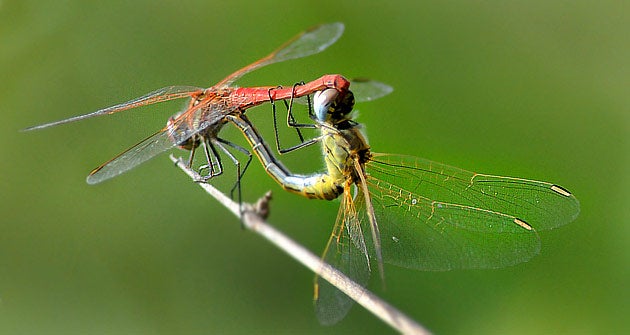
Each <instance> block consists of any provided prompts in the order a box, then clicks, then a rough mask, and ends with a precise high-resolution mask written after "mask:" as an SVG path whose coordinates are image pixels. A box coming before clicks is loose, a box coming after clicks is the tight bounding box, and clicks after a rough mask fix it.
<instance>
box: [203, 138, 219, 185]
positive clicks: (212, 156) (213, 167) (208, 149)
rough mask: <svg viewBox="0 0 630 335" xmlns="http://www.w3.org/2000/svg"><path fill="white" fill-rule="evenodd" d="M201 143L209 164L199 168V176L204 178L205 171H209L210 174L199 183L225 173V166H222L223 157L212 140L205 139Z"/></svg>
mask: <svg viewBox="0 0 630 335" xmlns="http://www.w3.org/2000/svg"><path fill="white" fill-rule="evenodd" d="M201 143H202V146H203V152H204V153H205V155H206V162H207V164H204V165H202V166H200V167H199V174H200V175H202V176H203V170H205V169H208V173H207V174H206V175H205V176H203V177H201V179H200V180H198V181H199V182H206V181H208V180H210V179H212V178H213V177H215V176H218V175H220V174H222V173H223V164H221V156H220V155H219V153H218V152H217V149H216V148H215V147H214V145H213V144H212V141H211V140H210V139H204V140H203V141H202V142H201Z"/></svg>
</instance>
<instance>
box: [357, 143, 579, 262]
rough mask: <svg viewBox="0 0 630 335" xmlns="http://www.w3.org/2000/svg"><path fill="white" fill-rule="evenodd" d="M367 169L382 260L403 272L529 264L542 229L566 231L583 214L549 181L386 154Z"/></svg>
mask: <svg viewBox="0 0 630 335" xmlns="http://www.w3.org/2000/svg"><path fill="white" fill-rule="evenodd" d="M366 170H367V173H368V187H369V190H370V194H371V195H372V201H373V204H374V211H375V213H376V216H377V218H378V221H379V228H380V229H381V239H382V241H381V242H382V251H383V259H384V261H385V262H388V263H392V264H395V265H399V266H403V267H409V268H417V269H422V270H435V271H441V270H450V269H461V268H500V267H505V266H510V265H514V264H517V263H521V262H525V261H527V260H529V259H530V258H532V257H533V256H535V255H536V254H538V252H539V250H540V242H539V238H538V235H537V233H536V229H551V228H555V227H558V226H561V225H564V224H566V223H569V222H571V221H572V220H574V219H575V218H576V217H577V215H578V213H579V203H578V201H577V199H576V198H575V197H574V196H573V195H571V193H569V192H568V191H566V190H565V189H563V188H562V187H560V186H557V185H554V184H550V183H547V182H540V181H533V180H525V179H518V178H510V177H501V176H491V175H484V174H477V173H473V172H469V171H465V170H462V169H458V168H455V167H451V166H447V165H444V164H440V163H435V162H431V161H428V160H425V159H421V158H417V157H410V156H397V155H382V154H375V155H374V157H373V160H372V161H370V162H369V163H368V164H367V165H366ZM368 245H369V243H368Z"/></svg>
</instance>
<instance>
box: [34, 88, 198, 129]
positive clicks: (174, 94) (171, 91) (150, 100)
mask: <svg viewBox="0 0 630 335" xmlns="http://www.w3.org/2000/svg"><path fill="white" fill-rule="evenodd" d="M202 91H203V89H202V88H199V87H193V86H169V87H164V88H161V89H159V90H156V91H153V92H151V93H147V94H145V95H143V96H141V97H139V98H136V99H133V100H130V101H127V102H123V103H121V104H118V105H114V106H111V107H107V108H103V109H99V110H97V111H96V112H92V113H88V114H83V115H79V116H74V117H71V118H68V119H64V120H59V121H54V122H50V123H45V124H41V125H37V126H32V127H28V128H25V129H24V131H30V130H37V129H42V128H48V127H52V126H56V125H60V124H64V123H70V122H75V121H79V120H83V119H88V118H91V117H94V116H101V115H108V114H114V113H118V112H122V111H126V110H128V109H132V108H136V107H140V106H147V105H152V104H155V103H158V102H164V101H169V100H174V99H181V98H189V97H192V96H194V95H195V94H200V93H201V92H202Z"/></svg>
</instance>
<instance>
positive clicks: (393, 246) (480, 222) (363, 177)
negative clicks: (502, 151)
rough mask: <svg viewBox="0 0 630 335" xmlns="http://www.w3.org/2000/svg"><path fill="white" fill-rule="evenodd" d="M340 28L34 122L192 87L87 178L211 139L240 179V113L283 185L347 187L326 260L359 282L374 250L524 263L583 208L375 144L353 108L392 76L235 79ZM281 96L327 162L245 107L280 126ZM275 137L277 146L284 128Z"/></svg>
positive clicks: (465, 264)
mask: <svg viewBox="0 0 630 335" xmlns="http://www.w3.org/2000/svg"><path fill="white" fill-rule="evenodd" d="M343 29H344V26H343V24H341V23H332V24H324V25H320V26H317V27H315V28H312V29H311V30H308V31H306V32H303V33H302V34H300V35H298V36H296V37H295V38H293V39H291V40H290V41H288V42H286V43H285V44H284V45H282V46H281V47H280V48H278V49H277V50H276V51H274V52H272V53H271V54H269V55H268V56H266V57H264V58H262V59H260V60H258V61H256V62H254V63H252V64H250V65H248V66H246V67H244V68H242V69H240V70H238V71H236V72H234V73H233V74H231V75H230V76H228V77H226V78H225V79H223V80H222V81H220V82H219V83H217V84H216V85H214V86H212V87H210V88H207V89H203V88H197V87H189V86H171V87H166V88H162V89H159V90H157V91H154V92H151V93H149V94H147V95H145V96H142V97H140V98H137V99H134V100H131V101H128V102H125V103H122V104H118V105H115V106H112V107H108V108H105V109H101V110H98V111H96V112H93V113H89V114H85V115H81V116H76V117H72V118H69V119H65V120H61V121H56V122H51V123H47V124H43V125H39V126H34V127H30V128H27V129H26V130H36V129H42V128H47V127H50V126H54V125H59V124H64V123H69V122H74V121H78V120H83V119H87V118H91V117H94V116H100V115H107V114H114V113H118V112H122V111H125V110H129V109H132V108H135V107H140V106H146V105H151V104H154V103H158V102H164V101H169V100H174V99H181V98H187V99H189V102H188V106H187V107H186V109H184V110H183V111H182V112H179V113H177V114H175V115H173V116H172V117H171V118H170V119H169V120H168V122H167V124H166V126H165V127H164V128H163V129H161V130H160V131H158V132H157V133H155V134H153V135H151V136H150V137H148V138H147V139H145V140H143V141H141V142H140V143H138V144H136V145H135V146H133V147H131V148H130V149H128V150H126V151H124V152H123V153H121V154H119V155H118V156H116V157H114V158H113V159H111V160H109V161H107V162H106V163H104V164H102V165H101V166H99V167H97V168H96V169H94V170H93V171H92V172H91V173H90V174H89V176H88V177H87V182H88V183H90V184H95V183H99V182H102V181H104V180H107V179H110V178H112V177H115V176H117V175H119V174H121V173H123V172H125V171H128V170H130V169H132V168H133V167H135V166H137V165H138V164H140V163H142V162H145V161H147V160H148V159H150V158H152V157H154V156H156V155H158V154H159V153H161V152H164V151H166V150H168V149H170V148H173V147H175V146H178V147H180V148H183V149H188V150H190V152H191V153H190V157H189V160H188V164H189V165H192V164H193V158H194V153H195V151H196V149H198V148H201V149H202V150H203V153H204V155H205V159H206V162H207V163H206V164H205V165H203V166H202V167H201V168H200V170H203V171H204V172H205V171H207V173H204V174H205V176H204V177H203V178H204V180H203V181H207V180H209V179H211V178H212V177H214V176H217V175H219V174H221V172H222V171H223V165H222V163H221V155H220V153H219V151H218V150H217V149H219V150H220V151H221V152H222V153H223V154H225V155H226V156H227V157H229V158H230V159H231V160H232V161H234V162H235V164H236V165H237V169H238V173H237V176H238V178H239V181H240V176H241V169H240V164H239V163H238V160H237V159H236V158H235V157H234V155H233V154H232V153H231V152H230V149H233V150H237V151H241V152H245V153H247V154H249V152H250V150H247V149H245V148H242V147H240V146H238V145H236V144H234V143H232V142H229V141H227V140H225V139H222V138H220V137H219V131H220V130H221V129H222V127H223V126H224V125H225V124H227V123H231V124H234V125H235V126H236V127H237V128H238V129H240V130H241V132H242V133H243V134H244V136H245V137H246V138H247V140H248V142H249V143H250V144H251V146H252V150H253V152H254V153H255V154H256V156H257V157H258V159H259V160H260V162H261V163H262V164H263V165H264V166H265V170H266V171H267V172H268V173H269V175H270V176H271V177H272V178H273V179H274V180H276V182H278V183H279V184H280V185H281V186H282V187H283V188H284V189H286V190H288V191H290V192H293V193H297V194H300V195H302V196H305V197H308V198H319V199H329V200H330V199H336V198H338V197H341V205H340V209H339V213H338V215H337V220H336V222H335V225H334V228H333V232H332V234H331V238H330V240H329V242H328V244H327V246H326V249H325V252H324V259H325V260H326V261H327V262H329V263H330V264H332V265H333V266H335V267H337V268H338V269H340V270H341V271H343V272H344V273H346V274H347V275H348V276H349V277H351V278H353V279H354V280H355V281H357V282H358V283H359V284H361V285H363V286H365V285H367V282H368V279H369V276H370V272H371V271H370V262H371V261H373V262H375V263H376V264H377V267H378V269H379V273H380V275H381V277H383V263H391V264H394V265H398V266H403V267H408V268H414V269H419V270H429V271H444V270H450V269H470V268H500V267H505V266H510V265H514V264H517V263H521V262H525V261H527V260H529V259H530V258H532V257H533V256H535V255H536V254H537V253H538V252H539V250H540V240H539V237H538V234H537V230H545V229H551V228H555V227H558V226H561V225H564V224H566V223H569V222H571V221H572V220H574V219H575V218H576V217H577V215H578V213H579V203H578V201H577V199H576V198H575V197H574V196H573V195H572V194H571V193H570V192H569V191H567V190H566V189H564V188H562V187H560V186H558V185H555V184H551V183H547V182H540V181H533V180H526V179H521V178H511V177H502V176H492V175H486V174H479V173H474V172H469V171H465V170H462V169H459V168H455V167H450V166H447V165H444V164H440V163H436V162H431V161H428V160H425V159H422V158H417V157H412V156H400V155H390V154H377V153H373V152H371V150H370V147H369V145H368V143H367V141H366V139H365V137H364V136H363V134H362V133H361V130H360V127H359V124H358V123H357V122H355V121H354V120H353V119H352V113H351V112H352V109H353V107H354V103H355V96H356V101H368V100H372V99H376V98H379V97H381V96H383V95H386V94H388V93H390V92H391V88H390V87H389V86H387V85H384V84H381V83H378V82H375V81H358V82H350V81H348V80H347V79H345V78H344V77H343V76H341V75H325V76H322V77H321V78H319V79H317V80H314V81H311V82H308V83H306V84H302V85H295V86H293V87H290V88H282V87H278V86H264V87H253V88H236V87H233V86H232V84H233V83H234V82H235V81H236V80H237V79H239V78H240V77H242V76H243V75H245V74H246V73H249V72H251V71H253V70H255V69H257V68H260V67H263V66H266V65H269V64H273V63H278V62H281V61H285V60H289V59H294V58H300V57H305V56H309V55H312V54H315V53H318V52H321V51H323V50H324V49H326V48H327V47H328V46H330V45H331V44H333V43H335V42H336V41H337V39H339V37H340V36H341V34H342V33H343ZM351 88H352V90H351ZM310 96H312V100H313V102H312V106H309V111H311V112H310V113H309V114H310V115H309V116H310V118H311V119H312V120H313V121H314V123H312V124H298V123H296V122H295V119H294V117H293V114H292V105H293V102H294V100H295V99H298V98H302V97H310ZM276 101H285V102H286V103H287V106H288V115H287V123H288V124H289V125H290V126H292V127H295V128H298V129H299V128H317V129H318V130H319V131H320V134H319V136H317V137H316V138H313V139H310V140H306V141H303V142H302V143H301V144H299V145H297V146H295V147H293V148H290V150H292V149H298V148H301V147H304V146H307V145H311V144H315V143H320V144H321V146H322V151H323V155H324V158H325V162H326V169H325V171H324V172H322V173H316V174H313V175H308V176H302V175H296V174H293V173H291V172H290V171H289V170H288V169H287V168H286V167H284V166H283V165H282V164H281V163H280V162H279V160H278V159H277V158H276V155H275V154H274V153H273V152H272V151H271V150H270V149H269V148H268V146H267V145H266V144H265V142H264V140H263V139H262V137H261V136H260V134H259V133H258V132H257V130H256V128H255V127H254V126H253V125H252V123H251V122H250V121H249V120H248V118H247V117H246V115H245V112H246V111H247V110H248V109H249V108H252V107H254V106H257V105H261V104H264V103H268V102H269V103H271V104H272V105H273V107H274V125H275V102H276ZM276 145H277V149H278V151H281V150H280V146H279V144H278V137H277V129H276ZM282 152H283V151H282ZM368 231H369V232H368ZM317 287H319V288H320V289H317ZM316 290H317V291H316V299H317V301H316V302H317V303H316V311H317V316H318V318H319V319H320V321H321V322H322V323H325V324H332V323H335V322H337V321H339V320H340V319H341V318H343V317H344V316H345V314H346V313H347V311H348V310H349V308H350V307H351V306H352V302H351V301H350V300H349V298H347V297H346V296H345V295H344V294H343V293H341V292H340V291H338V290H336V289H335V288H333V287H332V286H329V285H327V284H326V283H321V284H320V285H318V286H316Z"/></svg>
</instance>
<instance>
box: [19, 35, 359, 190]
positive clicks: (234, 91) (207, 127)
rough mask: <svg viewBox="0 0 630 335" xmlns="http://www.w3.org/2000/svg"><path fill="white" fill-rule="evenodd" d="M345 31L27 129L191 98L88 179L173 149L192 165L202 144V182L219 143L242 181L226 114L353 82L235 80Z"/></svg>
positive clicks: (216, 169)
mask: <svg viewBox="0 0 630 335" xmlns="http://www.w3.org/2000/svg"><path fill="white" fill-rule="evenodd" d="M343 30H344V25H343V24H342V23H328V24H322V25H319V26H316V27H313V28H311V29H309V30H306V31H304V32H302V33H300V34H298V35H297V36H295V37H294V38H292V39H291V40H289V41H287V42H286V43H284V44H283V45H282V46H280V47H279V48H278V49H276V50H275V51H273V52H272V53H270V54H269V55H267V56H265V57H263V58H261V59H259V60H257V61H255V62H253V63H251V64H249V65H247V66H245V67H243V68H241V69H240V70H238V71H236V72H234V73H232V74H230V75H229V76H227V77H226V78H224V79H223V80H221V81H219V82H218V83H217V84H215V85H214V86H212V87H210V88H206V89H204V88H200V87H193V86H169V87H164V88H161V89H158V90H156V91H153V92H150V93H148V94H146V95H143V96H141V97H139V98H136V99H132V100H130V101H127V102H123V103H120V104H117V105H114V106H111V107H107V108H103V109H100V110H97V111H95V112H92V113H88V114H84V115H79V116H75V117H71V118H67V119H64V120H60V121H54V122H50V123H46V124H42V125H37V126H33V127H29V128H26V129H24V130H25V131H31V130H39V129H43V128H48V127H52V126H57V125H61V124H66V123H70V122H75V121H80V120H85V119H89V118H92V117H96V116H102V115H110V114H115V113H119V112H123V111H127V110H130V109H133V108H137V107H141V106H148V105H152V104H156V103H160V102H165V101H170V100H176V99H188V103H187V107H186V108H185V109H184V110H183V111H180V112H178V113H176V114H175V115H173V116H171V117H170V118H169V119H168V122H167V124H166V126H165V127H164V128H162V129H160V130H159V131H157V132H156V133H154V134H153V135H151V136H149V137H147V138H146V139H144V140H142V141H140V142H139V143H137V144H136V145H134V146H132V147H131V148H129V149H127V150H125V151H124V152H122V153H120V154H119V155H117V156H115V157H114V158H112V159H110V160H108V161H106V162H105V163H103V164H101V165H100V166H99V167H97V168H95V169H94V170H92V171H91V172H90V174H89V175H88V177H87V183H88V184H96V183H100V182H103V181H105V180H108V179H110V178H113V177H115V176H118V175H120V174H122V173H124V172H126V171H128V170H131V169H132V168H134V167H136V166H137V165H139V164H141V163H143V162H145V161H147V160H149V159H151V158H153V157H155V156H156V155H158V154H160V153H162V152H164V151H166V150H169V149H171V148H173V147H179V148H181V149H185V150H190V156H189V159H188V165H189V167H190V166H192V164H193V158H194V153H195V151H196V149H197V148H198V147H200V146H201V147H202V148H203V152H204V154H205V158H206V161H207V165H204V166H202V167H200V170H202V169H207V170H208V172H207V174H205V175H204V176H203V178H202V179H203V180H201V181H206V180H208V179H210V178H212V177H214V176H216V175H219V174H221V173H222V171H223V167H222V164H221V158H220V155H219V153H218V151H217V147H218V148H219V149H220V150H221V151H223V152H224V153H225V154H226V155H227V156H228V157H230V158H231V159H232V161H233V162H234V163H235V164H236V165H237V168H238V170H239V172H238V174H237V176H238V178H239V180H240V176H241V172H240V164H239V163H238V160H237V159H236V158H235V157H234V156H233V155H232V154H231V153H230V152H229V150H228V147H231V148H233V149H236V150H239V151H241V152H244V153H246V154H248V153H249V152H248V151H247V150H246V149H244V148H242V147H240V146H238V145H236V144H234V143H232V142H229V141H227V140H224V139H222V138H220V137H219V136H218V133H219V131H220V130H221V128H222V127H223V126H224V125H225V124H226V123H227V122H228V119H227V118H226V115H230V114H240V113H245V111H246V110H247V109H249V108H252V107H254V106H257V105H261V104H263V103H265V102H269V101H275V100H286V99H288V98H297V97H304V96H308V95H309V94H312V93H314V92H316V91H319V90H322V89H324V88H331V89H335V90H346V89H347V87H348V85H349V81H348V80H347V79H345V78H344V77H343V76H341V75H338V74H331V75H324V76H322V77H320V78H318V79H316V80H313V81H311V82H308V83H306V84H304V85H299V87H297V88H296V87H289V88H282V87H279V86H261V87H244V88H238V87H235V86H233V84H234V82H235V81H236V80H238V79H239V78H241V77H242V76H243V75H245V74H247V73H250V72H252V71H254V70H256V69H259V68H261V67H264V66H267V65H270V64H274V63H278V62H282V61H286V60H290V59H295V58H302V57H306V56H309V55H312V54H316V53H319V52H321V51H323V50H325V49H326V48H328V47H329V46H330V45H332V44H333V43H335V42H336V41H337V40H338V39H339V37H340V36H341V35H342V33H343ZM278 147H279V145H278ZM243 172H244V171H243ZM237 184H238V181H237Z"/></svg>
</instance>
